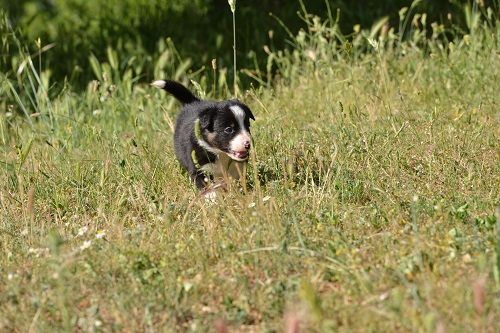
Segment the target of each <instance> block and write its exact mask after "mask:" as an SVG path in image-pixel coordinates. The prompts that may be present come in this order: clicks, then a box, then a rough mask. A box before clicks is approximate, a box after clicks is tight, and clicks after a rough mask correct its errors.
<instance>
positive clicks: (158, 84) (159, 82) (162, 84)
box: [151, 80, 166, 89]
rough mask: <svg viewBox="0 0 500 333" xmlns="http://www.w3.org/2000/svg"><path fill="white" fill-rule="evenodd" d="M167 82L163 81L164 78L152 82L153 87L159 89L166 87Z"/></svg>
mask: <svg viewBox="0 0 500 333" xmlns="http://www.w3.org/2000/svg"><path fill="white" fill-rule="evenodd" d="M165 83H166V82H165V81H163V80H156V81H153V82H151V85H152V86H153V87H156V88H159V89H163V88H165Z"/></svg>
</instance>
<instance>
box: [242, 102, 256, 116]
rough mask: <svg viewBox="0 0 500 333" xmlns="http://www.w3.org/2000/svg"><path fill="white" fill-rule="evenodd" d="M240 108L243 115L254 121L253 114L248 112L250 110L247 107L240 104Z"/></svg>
mask: <svg viewBox="0 0 500 333" xmlns="http://www.w3.org/2000/svg"><path fill="white" fill-rule="evenodd" d="M241 106H242V108H243V111H245V113H246V114H247V116H248V118H250V119H252V120H255V117H254V116H253V113H252V111H251V110H250V108H249V107H248V106H246V105H245V104H242V105H241Z"/></svg>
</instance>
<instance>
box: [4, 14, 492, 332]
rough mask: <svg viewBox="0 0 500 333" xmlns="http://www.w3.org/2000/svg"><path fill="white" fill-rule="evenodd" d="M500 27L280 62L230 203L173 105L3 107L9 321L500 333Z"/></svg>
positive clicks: (99, 96)
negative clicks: (182, 134) (215, 190)
mask: <svg viewBox="0 0 500 333" xmlns="http://www.w3.org/2000/svg"><path fill="white" fill-rule="evenodd" d="M313 24H320V22H316V23H313ZM320 27H323V28H322V29H328V28H327V27H326V26H321V25H320ZM323 31H326V30H323ZM330 32H332V31H330ZM498 32H499V31H498V27H496V28H495V27H493V28H491V27H489V28H488V27H486V25H482V26H481V27H480V28H478V29H476V30H475V32H474V34H472V35H468V36H466V37H465V38H464V39H458V38H457V39H456V40H454V41H453V43H452V44H446V43H443V42H442V41H441V40H440V39H432V40H427V39H424V40H422V39H416V38H417V37H418V38H423V37H422V36H421V35H419V36H417V37H415V38H414V39H410V41H408V42H403V43H401V44H397V45H395V46H391V45H389V44H383V43H384V39H383V35H380V37H378V39H377V40H376V41H375V40H373V41H372V44H373V45H374V46H375V47H376V49H372V50H368V51H366V52H361V53H356V52H352V53H349V52H347V51H346V52H344V53H343V52H342V51H339V50H342V48H344V47H345V46H346V44H339V47H338V48H335V47H331V45H332V43H339V42H338V41H337V42H335V41H332V40H330V41H324V40H323V39H321V35H318V30H317V29H316V30H315V29H312V30H311V31H309V32H306V37H307V38H305V39H303V38H304V36H303V35H300V34H299V36H297V37H296V38H297V40H294V41H292V42H294V44H295V47H296V48H295V51H294V52H292V53H290V54H285V53H282V52H278V51H273V50H269V57H270V59H271V60H270V61H275V64H276V65H277V66H278V67H279V68H280V73H281V79H279V80H276V81H275V82H271V83H269V84H268V85H267V86H265V87H262V88H256V89H252V90H250V91H247V92H246V94H243V95H242V99H243V100H244V101H245V102H246V103H248V104H249V105H250V106H251V108H252V110H253V112H254V114H255V116H256V119H257V120H256V121H255V123H254V124H253V134H254V140H255V149H254V156H252V160H251V163H250V167H249V174H248V188H247V189H241V190H238V189H236V190H234V191H232V192H229V193H227V194H224V195H223V196H222V197H220V198H219V201H218V202H217V203H215V204H208V203H206V202H204V201H203V200H200V199H199V198H198V197H197V193H196V190H195V188H194V186H193V185H192V184H190V183H189V181H188V178H187V177H186V175H184V174H183V173H182V171H181V169H180V167H179V166H178V163H177V162H176V160H175V157H174V153H173V146H172V129H171V123H172V119H173V118H174V117H175V114H176V112H177V110H178V107H177V106H176V105H175V103H174V102H173V101H172V99H171V98H169V97H167V96H166V95H164V94H162V93H161V92H157V91H156V90H153V89H152V88H150V87H149V86H147V85H146V84H135V85H134V86H133V87H131V86H130V85H129V84H120V83H119V82H118V83H115V82H113V83H111V82H109V81H107V79H106V76H105V75H104V76H103V77H102V80H101V82H100V84H99V85H97V84H90V85H89V89H88V90H87V92H86V93H82V94H76V93H73V92H71V91H70V90H65V91H64V92H63V93H62V94H60V95H59V96H57V97H55V98H51V99H49V98H48V97H47V94H46V91H44V89H43V88H39V89H37V87H39V86H38V85H37V84H36V81H35V83H34V84H33V85H32V86H33V89H29V88H27V89H25V90H23V91H22V92H21V91H20V98H19V101H20V102H19V104H18V105H13V106H10V107H9V108H8V110H12V112H3V113H1V114H0V116H1V117H2V118H1V119H0V140H1V142H2V146H1V149H2V160H1V161H0V162H1V163H2V169H1V170H2V171H1V172H0V184H1V185H0V189H1V191H0V207H1V210H0V211H1V213H0V214H1V215H0V216H1V219H0V251H1V252H2V253H3V254H4V255H3V256H2V257H0V305H1V306H0V330H2V331H14V332H17V331H19V332H27V331H28V332H29V331H33V332H49V331H54V330H55V331H105V332H108V331H125V332H136V331H151V332H152V331H166V332H169V331H172V332H175V331H214V330H218V331H219V332H222V331H223V330H224V329H225V327H227V328H229V330H230V331H243V332H281V331H283V330H284V327H285V325H292V326H294V325H296V323H299V325H300V327H301V328H302V329H303V330H304V331H312V332H328V331H332V332H337V331H340V332H352V331H363V332H366V331H368V332H381V331H397V332H400V331H416V332H455V331H465V332H494V331H495V330H496V329H495V327H497V324H495V322H497V323H498V322H499V321H500V312H499V311H498V309H499V308H500V276H499V271H500V225H499V223H500V222H498V221H499V218H500V216H499V214H500V211H499V192H498V189H499V188H500V186H499V185H500V179H499V176H500V173H499V165H500V163H499V159H498V152H499V148H500V147H499V141H498V134H499V133H498V129H499V128H500V126H499V119H498V115H499V114H498V104H499V100H498V93H497V90H498V89H497V88H498V80H499V68H500V61H499V53H498V42H499V40H498V38H499V37H498V36H499V35H500V34H499V33H498ZM315 34H316V35H315ZM308 38H309V40H308ZM394 38H395V39H397V36H395V37H394ZM353 40H356V39H355V36H354V38H353ZM358 41H359V40H358ZM385 42H387V39H386V40H385ZM367 45H369V44H367ZM384 45H389V46H384ZM355 47H358V46H356V45H355ZM364 47H366V45H365V46H359V48H360V49H361V48H364ZM354 51H356V49H355V50H354ZM32 73H33V74H31V75H34V74H36V71H33V72H32ZM26 75H28V74H26ZM40 87H43V85H42V86H40ZM204 88H206V90H207V91H210V90H211V89H209V87H204ZM0 89H3V91H4V92H9V91H12V90H13V89H11V88H10V87H8V86H7V85H6V84H4V85H3V86H2V88H0ZM28 96H30V97H31V102H26V101H29V100H30V99H29V98H28ZM217 97H220V98H222V97H224V96H217ZM21 103H25V104H22V106H24V108H25V109H33V110H34V111H36V113H35V114H34V115H31V116H30V117H29V118H28V119H29V120H30V121H29V122H28V120H27V118H26V117H25V116H24V115H23V114H22V113H21V112H14V111H15V110H16V108H19V109H21ZM8 110H7V111H8ZM30 123H32V125H30ZM287 323H288V324H287ZM291 331H292V329H290V330H289V332H291Z"/></svg>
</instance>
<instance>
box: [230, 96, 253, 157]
mask: <svg viewBox="0 0 500 333" xmlns="http://www.w3.org/2000/svg"><path fill="white" fill-rule="evenodd" d="M229 109H230V110H231V111H232V112H233V114H234V117H235V118H236V121H237V122H238V125H239V127H240V131H239V132H238V134H236V136H235V137H234V138H233V139H232V140H231V142H230V143H229V149H231V150H232V151H233V152H246V151H247V149H246V148H245V143H246V142H251V137H250V133H249V132H248V131H247V129H246V128H245V123H244V120H245V111H243V109H242V108H241V107H240V106H238V105H233V106H230V107H229Z"/></svg>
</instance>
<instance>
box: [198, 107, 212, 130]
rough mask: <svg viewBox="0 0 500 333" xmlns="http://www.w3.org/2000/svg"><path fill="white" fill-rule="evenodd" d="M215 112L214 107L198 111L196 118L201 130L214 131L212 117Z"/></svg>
mask: <svg viewBox="0 0 500 333" xmlns="http://www.w3.org/2000/svg"><path fill="white" fill-rule="evenodd" d="M216 112H217V110H216V109H214V108H209V109H205V110H203V111H201V112H200V115H199V116H198V118H199V119H200V128H201V130H202V131H204V130H208V131H209V132H213V131H214V117H215V113H216Z"/></svg>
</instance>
